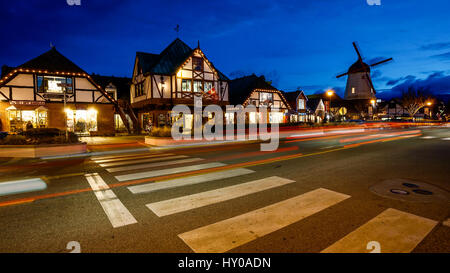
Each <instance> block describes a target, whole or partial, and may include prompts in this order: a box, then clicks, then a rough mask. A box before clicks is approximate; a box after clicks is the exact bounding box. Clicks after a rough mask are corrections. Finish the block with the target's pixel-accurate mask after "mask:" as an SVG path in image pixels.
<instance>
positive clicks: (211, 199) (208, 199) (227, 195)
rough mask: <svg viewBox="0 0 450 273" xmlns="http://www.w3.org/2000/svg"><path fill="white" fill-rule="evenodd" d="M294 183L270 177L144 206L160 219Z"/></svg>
mask: <svg viewBox="0 0 450 273" xmlns="http://www.w3.org/2000/svg"><path fill="white" fill-rule="evenodd" d="M294 182H295V181H293V180H289V179H285V178H281V177H277V176H272V177H267V178H263V179H259V180H255V181H251V182H247V183H243V184H238V185H234V186H230V187H225V188H221V189H217V190H211V191H206V192H201V193H197V194H192V195H188V196H183V197H179V198H174V199H169V200H165V201H161V202H156V203H151V204H147V205H146V206H147V207H148V208H149V209H150V210H152V211H153V212H154V213H155V214H156V215H158V216H159V217H162V216H166V215H170V214H174V213H179V212H183V211H187V210H191V209H195V208H199V207H204V206H207V205H211V204H214V203H219V202H223V201H227V200H231V199H235V198H238V197H242V196H245V195H249V194H252V193H257V192H260V191H264V190H268V189H271V188H275V187H280V186H284V185H287V184H290V183H294Z"/></svg>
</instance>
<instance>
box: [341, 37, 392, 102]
mask: <svg viewBox="0 0 450 273" xmlns="http://www.w3.org/2000/svg"><path fill="white" fill-rule="evenodd" d="M353 47H354V48H355V51H356V54H358V60H357V61H356V62H355V63H354V64H352V66H350V68H349V69H348V71H347V73H343V74H340V75H338V76H336V78H340V77H343V76H346V75H347V76H348V77H347V86H346V88H345V96H344V98H345V99H346V100H354V99H373V98H375V94H376V91H375V88H374V86H373V83H372V79H371V77H370V68H371V67H375V66H377V65H380V64H383V63H386V62H389V61H392V60H393V59H392V58H389V59H386V60H383V61H379V62H376V63H373V64H370V65H368V64H366V63H365V62H363V58H362V56H361V54H360V51H359V49H358V46H357V45H356V43H355V42H353Z"/></svg>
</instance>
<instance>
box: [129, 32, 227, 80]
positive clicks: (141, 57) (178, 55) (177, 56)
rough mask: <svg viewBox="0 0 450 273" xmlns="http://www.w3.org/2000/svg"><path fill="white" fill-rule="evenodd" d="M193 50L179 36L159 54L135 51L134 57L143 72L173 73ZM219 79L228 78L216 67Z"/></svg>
mask: <svg viewBox="0 0 450 273" xmlns="http://www.w3.org/2000/svg"><path fill="white" fill-rule="evenodd" d="M193 52H194V49H192V48H190V47H189V46H188V45H187V44H185V43H184V42H183V41H181V40H180V39H179V38H177V39H175V40H174V41H173V42H172V43H171V44H170V45H169V46H167V47H166V48H165V49H164V50H163V51H162V52H161V53H160V54H159V55H158V54H152V53H145V52H137V53H136V58H137V59H138V62H139V65H140V67H141V68H142V72H143V73H144V74H146V73H151V74H163V75H173V74H174V73H176V70H177V69H178V68H179V67H180V66H181V65H182V64H183V62H185V61H186V59H187V58H188V57H189V56H190V55H191V54H192V53H193ZM214 69H216V68H214ZM216 71H217V72H218V74H219V78H220V79H221V80H229V79H228V78H227V77H226V76H225V75H224V74H223V73H222V72H220V71H219V70H217V69H216Z"/></svg>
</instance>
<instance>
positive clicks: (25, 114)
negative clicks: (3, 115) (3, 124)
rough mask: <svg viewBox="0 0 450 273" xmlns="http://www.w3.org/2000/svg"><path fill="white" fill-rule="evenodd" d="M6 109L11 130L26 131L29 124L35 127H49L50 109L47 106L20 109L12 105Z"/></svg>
mask: <svg viewBox="0 0 450 273" xmlns="http://www.w3.org/2000/svg"><path fill="white" fill-rule="evenodd" d="M6 111H7V113H8V121H9V128H10V129H9V130H10V131H11V132H19V131H25V130H26V129H27V125H28V126H29V124H31V125H32V126H33V128H46V127H48V114H47V113H48V112H47V111H48V110H47V108H45V107H39V108H37V109H35V110H18V109H17V108H16V107H14V106H11V107H8V108H7V109H6Z"/></svg>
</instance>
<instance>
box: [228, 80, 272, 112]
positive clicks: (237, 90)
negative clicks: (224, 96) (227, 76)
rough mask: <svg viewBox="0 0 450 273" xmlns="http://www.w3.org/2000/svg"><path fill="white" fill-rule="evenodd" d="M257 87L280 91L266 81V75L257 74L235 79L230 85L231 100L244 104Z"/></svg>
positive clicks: (233, 102) (235, 103) (232, 102)
mask: <svg viewBox="0 0 450 273" xmlns="http://www.w3.org/2000/svg"><path fill="white" fill-rule="evenodd" d="M255 89H264V90H272V91H278V89H276V88H275V87H273V86H272V85H270V84H269V83H267V82H266V79H265V78H264V76H260V77H258V76H256V75H255V74H253V75H250V76H245V77H242V78H238V79H234V80H232V81H231V82H230V86H229V95H228V97H229V100H230V103H231V104H234V105H237V104H242V103H244V102H245V100H246V99H247V98H248V97H249V96H250V94H251V93H252V92H253V90H255Z"/></svg>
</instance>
